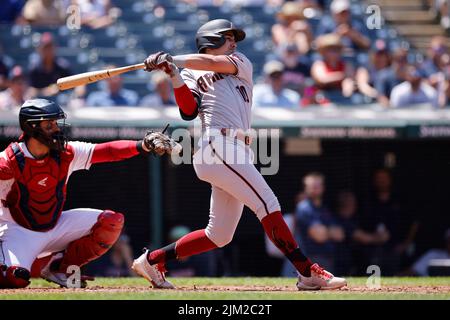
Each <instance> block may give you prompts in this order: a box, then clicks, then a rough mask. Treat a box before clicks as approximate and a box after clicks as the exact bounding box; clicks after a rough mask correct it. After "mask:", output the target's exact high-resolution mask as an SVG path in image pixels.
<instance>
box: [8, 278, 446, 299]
mask: <svg viewBox="0 0 450 320" xmlns="http://www.w3.org/2000/svg"><path fill="white" fill-rule="evenodd" d="M171 281H172V282H173V283H174V284H175V285H176V286H177V287H180V290H153V289H151V288H150V287H149V286H148V283H147V282H146V281H145V280H144V279H142V278H97V279H96V281H95V282H90V283H89V287H88V288H87V289H59V288H58V287H57V286H56V285H53V284H50V283H48V282H46V281H44V280H36V279H34V280H33V282H32V284H31V285H30V287H29V288H27V289H21V290H13V291H10V290H0V300H6V299H14V300H17V299H27V300H30V299H39V300H74V299H83V300H114V299H116V300H117V299H120V300H125V299H127V300H128V299H131V300H142V299H156V300H185V299H189V300H196V299H200V300H221V299H227V300H276V299H281V300H309V299H317V300H322V299H352V300H354V299H358V300H360V299H370V300H371V299H433V300H436V299H439V300H442V299H445V300H450V277H442V278H382V280H381V289H379V290H368V291H367V289H365V288H366V281H367V278H349V279H348V289H347V290H340V291H314V292H299V291H296V290H295V281H296V279H293V278H254V277H252V278H250V277H249V278H173V279H171ZM209 286H214V287H216V289H217V286H225V287H230V288H228V289H229V290H221V291H217V290H216V291H206V290H208V287H209ZM251 286H257V287H256V288H255V289H253V290H251V288H250V287H251ZM401 286H407V287H408V288H407V290H406V289H405V290H403V289H402V288H400V287H401ZM233 287H238V288H233ZM262 287H266V288H267V290H264V288H262ZM425 287H426V288H425ZM45 288H51V290H47V291H46V290H40V289H45ZM427 288H428V292H424V290H425V289H427ZM437 288H438V289H437ZM236 289H237V290H236ZM273 289H276V291H273ZM363 290H366V291H363Z"/></svg>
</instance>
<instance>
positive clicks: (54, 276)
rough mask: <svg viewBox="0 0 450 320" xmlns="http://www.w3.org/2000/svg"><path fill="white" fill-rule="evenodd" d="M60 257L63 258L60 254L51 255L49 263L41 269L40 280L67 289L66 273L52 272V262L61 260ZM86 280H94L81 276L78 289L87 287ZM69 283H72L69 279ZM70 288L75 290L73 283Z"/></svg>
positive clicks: (67, 277) (67, 278)
mask: <svg viewBox="0 0 450 320" xmlns="http://www.w3.org/2000/svg"><path fill="white" fill-rule="evenodd" d="M62 257H63V254H62V253H57V254H55V255H53V256H52V257H51V258H50V261H49V262H48V263H47V264H46V265H45V266H44V267H43V268H42V270H41V278H43V279H45V280H47V281H48V282H53V283H56V284H58V285H60V286H61V287H64V288H68V287H69V284H68V280H69V276H68V275H67V273H65V272H61V271H55V270H52V264H53V262H55V261H57V260H61V259H62ZM86 280H94V278H92V277H86V276H81V279H80V282H79V285H78V287H79V288H86V287H87V282H86ZM70 281H73V280H72V279H71V280H70ZM70 287H71V288H76V287H77V286H76V284H75V283H73V284H72V285H71V286H70Z"/></svg>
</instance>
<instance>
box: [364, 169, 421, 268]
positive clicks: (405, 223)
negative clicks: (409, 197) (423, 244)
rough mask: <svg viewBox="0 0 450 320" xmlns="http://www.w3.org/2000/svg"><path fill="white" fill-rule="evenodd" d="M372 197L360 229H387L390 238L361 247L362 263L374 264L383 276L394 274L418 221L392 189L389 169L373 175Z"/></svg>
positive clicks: (399, 265)
mask: <svg viewBox="0 0 450 320" xmlns="http://www.w3.org/2000/svg"><path fill="white" fill-rule="evenodd" d="M373 187H374V189H373V197H372V199H370V210H369V211H368V212H367V213H366V214H367V216H366V217H365V219H364V224H363V225H362V228H363V229H364V230H365V231H367V232H384V231H385V230H386V231H387V232H389V235H390V237H389V240H388V241H387V242H385V243H384V244H382V245H374V246H371V247H370V248H369V247H367V248H366V250H364V253H365V255H366V256H365V260H366V262H365V264H364V265H370V264H376V265H379V266H380V267H381V269H382V272H383V275H386V276H392V275H394V274H397V273H398V272H399V271H400V270H401V268H402V264H403V263H404V261H405V259H406V258H407V257H408V255H411V254H412V252H411V250H412V249H413V246H412V245H413V243H414V241H415V237H416V234H417V231H418V228H419V222H418V220H417V219H416V218H415V217H414V216H413V212H411V211H410V210H409V211H408V212H407V210H406V208H405V206H404V205H403V203H402V201H401V200H400V197H399V196H398V195H397V194H396V193H394V191H393V182H392V175H391V173H390V171H389V170H388V169H384V168H383V169H378V170H376V171H375V173H374V175H373Z"/></svg>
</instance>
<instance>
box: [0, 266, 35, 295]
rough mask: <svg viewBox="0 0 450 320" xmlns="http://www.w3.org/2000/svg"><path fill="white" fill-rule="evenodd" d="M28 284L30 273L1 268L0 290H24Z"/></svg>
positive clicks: (21, 269)
mask: <svg viewBox="0 0 450 320" xmlns="http://www.w3.org/2000/svg"><path fill="white" fill-rule="evenodd" d="M29 284H30V271H28V270H27V269H25V268H22V267H18V266H12V267H6V266H1V269H0V289H15V288H25V287H26V286H28V285H29Z"/></svg>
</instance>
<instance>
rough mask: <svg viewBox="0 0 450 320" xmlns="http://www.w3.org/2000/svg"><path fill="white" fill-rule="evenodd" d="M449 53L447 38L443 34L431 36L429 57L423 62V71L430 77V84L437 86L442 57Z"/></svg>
mask: <svg viewBox="0 0 450 320" xmlns="http://www.w3.org/2000/svg"><path fill="white" fill-rule="evenodd" d="M445 54H448V47H447V39H446V38H445V37H443V36H435V37H433V38H431V41H430V47H429V48H428V58H427V59H426V60H425V62H424V63H423V64H422V66H421V68H422V72H423V74H424V76H425V77H427V78H428V81H429V82H430V84H431V85H432V86H433V87H435V88H436V84H437V82H438V80H437V75H438V74H439V72H440V71H442V70H441V61H442V60H441V58H442V56H443V55H445Z"/></svg>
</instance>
